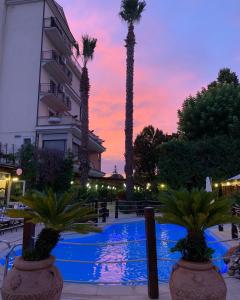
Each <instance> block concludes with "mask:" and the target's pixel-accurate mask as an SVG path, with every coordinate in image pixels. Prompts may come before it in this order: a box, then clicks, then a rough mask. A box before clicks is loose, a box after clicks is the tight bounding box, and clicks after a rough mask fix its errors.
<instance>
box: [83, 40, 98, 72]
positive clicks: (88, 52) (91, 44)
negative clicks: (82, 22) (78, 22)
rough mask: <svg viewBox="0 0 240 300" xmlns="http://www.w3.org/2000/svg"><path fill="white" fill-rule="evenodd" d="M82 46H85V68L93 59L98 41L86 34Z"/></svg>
mask: <svg viewBox="0 0 240 300" xmlns="http://www.w3.org/2000/svg"><path fill="white" fill-rule="evenodd" d="M82 44H83V49H82V56H83V62H84V66H86V64H87V62H88V61H89V60H92V59H93V55H94V50H95V48H96V45H97V39H95V38H91V37H90V36H89V35H87V34H86V35H84V36H83V37H82Z"/></svg>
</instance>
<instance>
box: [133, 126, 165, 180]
mask: <svg viewBox="0 0 240 300" xmlns="http://www.w3.org/2000/svg"><path fill="white" fill-rule="evenodd" d="M168 140H169V136H168V135H165V134H164V133H163V132H162V131H161V130H159V129H158V128H156V129H155V128H154V127H153V126H152V125H149V126H147V127H144V128H143V130H142V132H141V133H140V134H138V135H137V137H136V139H135V142H134V148H133V152H134V169H135V173H134V177H135V178H136V180H137V181H138V182H142V183H146V182H150V183H153V181H154V179H155V178H156V176H157V175H158V159H159V150H158V148H159V146H160V145H161V144H162V143H163V142H166V141H168Z"/></svg>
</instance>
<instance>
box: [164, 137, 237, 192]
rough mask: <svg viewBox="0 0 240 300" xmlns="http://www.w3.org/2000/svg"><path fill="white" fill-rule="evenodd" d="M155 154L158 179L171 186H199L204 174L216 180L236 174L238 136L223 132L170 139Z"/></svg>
mask: <svg viewBox="0 0 240 300" xmlns="http://www.w3.org/2000/svg"><path fill="white" fill-rule="evenodd" d="M158 155H159V156H158V157H159V161H158V169H159V175H158V178H159V180H160V181H162V182H167V183H168V185H169V186H170V187H172V188H174V189H178V188H180V187H187V186H188V183H192V185H195V186H197V187H199V188H200V187H204V186H205V179H206V176H210V177H212V178H213V181H215V182H219V181H222V180H226V178H230V177H233V176H235V175H236V174H238V173H239V170H240V161H239V156H240V139H235V138H232V137H229V136H226V135H225V136H216V137H213V138H211V137H210V138H206V139H202V140H197V141H187V140H183V139H173V140H171V141H169V142H166V143H163V144H161V145H160V147H159V153H158ZM193 181H194V182H193Z"/></svg>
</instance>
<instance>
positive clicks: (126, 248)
mask: <svg viewBox="0 0 240 300" xmlns="http://www.w3.org/2000/svg"><path fill="white" fill-rule="evenodd" d="M156 232H157V239H162V240H164V241H157V254H158V257H162V258H171V259H178V258H180V254H179V253H171V252H170V248H171V247H173V246H174V244H175V243H174V242H168V241H167V240H178V239H180V238H182V237H184V236H185V235H186V231H185V229H184V228H182V227H180V226H176V225H160V224H157V225H156ZM206 238H207V241H208V242H211V241H216V238H215V237H214V236H212V235H211V234H210V233H209V232H208V231H207V232H206ZM141 239H145V225H144V222H143V221H137V222H130V223H123V224H114V225H110V226H107V227H106V228H105V229H104V231H103V232H102V233H100V234H99V233H98V234H89V235H85V236H80V235H77V234H74V235H66V236H65V238H64V240H63V241H64V242H73V243H110V242H120V241H132V240H141ZM210 246H211V247H212V248H213V249H214V250H215V253H214V257H219V256H223V255H224V254H225V253H226V251H227V248H226V247H224V246H223V245H221V244H220V243H215V244H211V245H210ZM53 255H55V256H56V257H57V259H68V260H81V261H94V262H96V261H116V260H117V261H121V260H123V261H126V260H129V259H131V260H134V259H142V258H143V259H144V258H146V249H145V242H140V243H129V244H119V245H100V246H99V245H98V246H92V245H89V246H80V245H66V244H61V243H60V244H59V245H58V246H57V247H56V248H55V249H54V251H53ZM173 264H174V262H169V261H158V273H159V280H161V281H168V279H169V276H170V273H171V269H172V266H173ZM56 265H57V266H58V267H59V269H60V270H61V272H62V275H63V277H64V279H65V280H69V281H81V282H89V283H91V282H98V283H103V282H108V283H117V282H122V284H127V283H128V284H129V281H135V280H137V281H145V280H146V279H147V270H146V262H123V263H115V264H105V263H104V264H98V263H87V264H80V263H77V262H58V261H57V262H56ZM216 265H217V266H218V267H219V269H220V270H221V272H223V273H224V272H226V265H225V264H224V263H223V261H222V260H221V261H218V262H217V263H216ZM139 284H140V283H139Z"/></svg>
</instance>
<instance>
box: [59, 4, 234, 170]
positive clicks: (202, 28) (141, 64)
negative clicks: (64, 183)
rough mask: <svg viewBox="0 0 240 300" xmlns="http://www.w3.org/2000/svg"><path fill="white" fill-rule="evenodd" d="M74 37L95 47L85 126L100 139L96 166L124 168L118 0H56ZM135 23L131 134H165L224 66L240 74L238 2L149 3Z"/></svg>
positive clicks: (122, 54)
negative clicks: (150, 128) (154, 130)
mask: <svg viewBox="0 0 240 300" xmlns="http://www.w3.org/2000/svg"><path fill="white" fill-rule="evenodd" d="M58 2H59V4H60V5H62V6H63V8H64V10H65V13H66V16H67V18H68V20H69V25H70V27H71V29H72V32H73V33H74V35H75V38H76V39H77V40H78V41H81V36H82V35H83V34H85V33H88V34H89V35H91V36H93V37H96V38H97V39H98V45H97V48H96V54H95V57H94V61H93V62H91V63H90V67H89V69H90V80H91V95H90V126H91V129H94V131H95V133H96V134H98V135H100V137H101V138H103V139H104V140H105V143H104V145H105V147H106V148H107V151H106V152H105V154H104V155H103V166H102V169H103V171H105V172H107V173H108V172H111V171H112V170H113V167H114V165H115V164H116V165H117V166H118V170H119V171H120V172H123V166H124V110H125V77H126V75H125V56H126V53H125V48H124V38H125V36H126V32H127V27H126V24H124V23H123V22H122V21H121V20H120V18H119V17H118V12H119V8H120V2H121V1H120V0H58ZM146 2H147V7H146V11H145V12H144V13H143V17H142V20H141V23H140V24H138V25H137V26H136V39H137V45H136V54H135V82H134V83H135V96H134V105H135V110H134V132H135V134H137V133H138V132H140V131H141V129H142V128H143V127H144V126H146V125H149V124H153V125H154V126H156V127H158V128H159V129H162V130H163V131H164V132H167V133H171V132H174V131H176V129H177V109H178V108H180V107H181V105H182V102H183V100H184V99H185V98H186V97H187V96H188V95H190V94H195V93H196V91H198V90H199V89H201V87H203V86H205V85H206V84H207V83H209V82H210V81H212V80H214V79H215V78H216V76H217V73H218V71H219V69H220V68H222V67H230V68H231V69H232V70H233V71H235V72H237V73H238V74H240V18H239V14H240V1H239V0H147V1H146Z"/></svg>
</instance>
